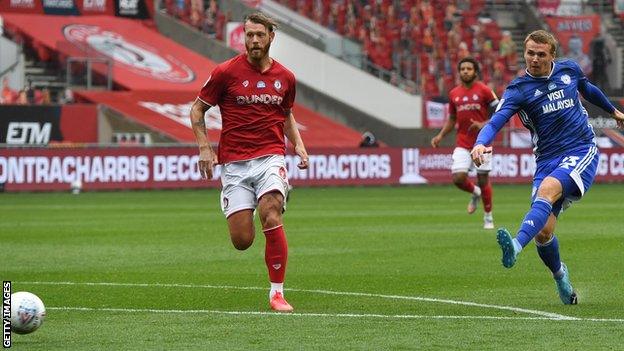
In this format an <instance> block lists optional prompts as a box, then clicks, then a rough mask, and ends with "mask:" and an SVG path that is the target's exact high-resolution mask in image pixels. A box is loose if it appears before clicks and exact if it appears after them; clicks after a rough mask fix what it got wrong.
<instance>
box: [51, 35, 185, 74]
mask: <svg viewBox="0 0 624 351" xmlns="http://www.w3.org/2000/svg"><path fill="white" fill-rule="evenodd" d="M63 35H64V36H65V38H66V39H67V40H68V41H69V42H71V43H73V44H75V45H76V46H79V47H85V46H87V47H91V48H92V49H94V50H95V51H97V52H99V53H100V54H102V55H103V56H106V57H109V58H111V59H113V60H115V62H116V63H119V64H121V65H123V66H125V67H126V68H127V69H129V70H130V71H132V72H133V73H135V74H138V75H141V76H144V77H149V78H153V79H158V80H163V81H167V82H170V83H188V82H191V81H193V80H194V79H195V73H194V72H193V71H192V70H191V69H190V68H189V67H188V66H187V65H185V64H184V63H182V62H180V61H178V60H177V59H176V58H174V57H173V56H172V55H170V54H167V53H160V52H158V49H156V48H154V47H151V46H149V45H147V44H145V43H142V42H139V41H129V40H127V39H126V38H124V37H123V36H122V35H121V34H119V33H116V32H114V31H112V30H104V29H102V28H100V27H99V26H92V25H84V24H71V25H68V26H66V27H65V28H63Z"/></svg>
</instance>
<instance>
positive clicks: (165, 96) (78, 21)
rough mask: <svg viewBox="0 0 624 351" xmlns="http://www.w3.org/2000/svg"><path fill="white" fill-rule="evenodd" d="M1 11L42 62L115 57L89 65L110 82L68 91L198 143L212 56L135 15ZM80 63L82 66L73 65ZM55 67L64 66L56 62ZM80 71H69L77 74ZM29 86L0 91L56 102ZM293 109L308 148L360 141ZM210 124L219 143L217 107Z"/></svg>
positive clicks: (19, 99) (28, 100)
mask: <svg viewBox="0 0 624 351" xmlns="http://www.w3.org/2000/svg"><path fill="white" fill-rule="evenodd" d="M3 17H4V23H5V28H6V30H7V32H10V33H12V35H13V36H14V37H18V38H21V39H20V40H21V41H22V43H23V44H24V46H25V47H26V48H27V50H29V51H32V52H33V54H32V57H33V58H34V59H35V60H36V62H37V63H38V64H40V65H43V64H45V65H47V66H48V67H52V66H53V65H55V66H56V67H68V70H70V69H71V67H69V66H66V65H64V63H66V62H68V61H71V60H72V59H74V58H88V59H90V60H91V59H93V60H104V61H109V62H111V61H112V64H111V65H110V67H112V69H110V71H109V70H108V69H109V67H108V66H106V65H100V66H96V65H93V64H92V68H93V70H92V72H91V75H92V78H93V80H94V81H98V80H99V81H106V79H111V80H112V82H111V84H109V86H108V87H107V86H106V85H104V86H103V87H101V88H100V89H78V90H75V91H74V92H73V93H72V94H71V95H73V97H72V99H75V100H76V101H77V102H81V103H85V102H86V103H96V104H102V105H105V106H107V108H109V109H112V110H115V111H116V112H117V113H121V114H122V115H124V116H125V117H126V118H128V119H130V120H132V121H133V122H135V123H137V124H140V125H143V126H144V127H145V129H144V130H147V131H150V132H154V133H156V134H162V135H164V136H166V138H157V137H154V138H153V139H154V140H160V141H172V142H176V143H192V142H194V136H193V133H192V131H191V129H190V128H189V126H188V125H189V121H188V111H189V109H190V103H191V102H192V101H193V99H194V98H195V96H196V94H197V92H198V91H199V89H200V88H201V85H202V84H203V82H204V79H205V78H207V77H208V76H209V75H210V72H211V71H212V69H213V68H214V67H215V65H216V63H215V62H213V61H210V60H208V59H206V58H205V57H203V56H201V55H199V54H197V53H195V52H193V51H191V50H189V49H186V48H184V47H183V46H181V45H180V44H177V43H175V42H174V41H172V40H170V39H168V38H166V37H164V36H163V35H161V34H159V33H158V32H157V31H155V30H154V29H153V27H152V26H149V25H148V26H146V25H145V23H143V22H141V21H136V20H133V19H124V18H118V17H113V16H107V15H103V16H82V17H75V16H71V17H70V16H49V15H42V14H22V13H9V14H4V15H3ZM172 53H175V55H173V54H172ZM91 63H92V62H91ZM75 68H77V69H83V68H84V67H82V66H80V65H76V67H75ZM57 72H60V69H59V68H57ZM82 73H83V72H82V71H80V72H70V74H71V75H79V76H80V75H81V74H82ZM82 75H84V74H82ZM28 88H29V89H26V90H25V91H23V92H21V93H17V94H11V91H9V89H8V88H7V89H3V94H6V96H7V97H8V96H11V100H14V102H16V103H24V104H33V103H41V104H45V103H50V102H51V101H50V94H49V90H48V89H47V88H46V87H43V88H42V89H38V90H36V91H37V92H36V93H35V89H34V88H31V87H30V85H29V86H28ZM83 88H86V87H83ZM91 88H93V87H91ZM111 88H112V89H111ZM58 94H59V97H58V99H60V98H63V99H65V100H69V99H70V97H69V96H66V95H70V94H66V93H65V90H62V91H59V92H58ZM61 94H62V95H61ZM13 95H16V96H15V97H13ZM294 111H295V113H296V114H297V118H298V122H299V124H300V126H299V127H300V129H301V134H302V135H303V136H304V138H306V142H307V145H309V146H310V147H356V146H357V145H359V143H360V141H361V133H360V132H358V131H355V130H353V129H350V128H348V127H346V126H343V125H341V124H339V123H337V122H334V121H332V120H330V119H328V118H326V117H324V116H322V115H320V114H318V113H316V112H314V111H312V110H310V109H307V108H305V107H303V106H300V105H296V106H295V108H294ZM210 125H211V126H212V127H213V128H212V129H211V131H210V134H211V140H213V141H215V142H216V141H218V138H219V131H220V115H219V114H218V113H216V114H214V113H213V123H212V124H210ZM113 134H114V135H116V134H118V133H113Z"/></svg>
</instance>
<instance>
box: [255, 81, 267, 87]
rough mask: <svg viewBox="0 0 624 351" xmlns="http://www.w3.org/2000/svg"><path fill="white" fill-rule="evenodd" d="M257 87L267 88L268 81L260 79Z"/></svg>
mask: <svg viewBox="0 0 624 351" xmlns="http://www.w3.org/2000/svg"><path fill="white" fill-rule="evenodd" d="M256 88H259V89H262V88H266V83H265V82H263V81H258V83H257V84H256Z"/></svg>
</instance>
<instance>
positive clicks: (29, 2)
mask: <svg viewBox="0 0 624 351" xmlns="http://www.w3.org/2000/svg"><path fill="white" fill-rule="evenodd" d="M10 6H11V7H19V8H28V9H32V8H34V7H35V0H11V3H10Z"/></svg>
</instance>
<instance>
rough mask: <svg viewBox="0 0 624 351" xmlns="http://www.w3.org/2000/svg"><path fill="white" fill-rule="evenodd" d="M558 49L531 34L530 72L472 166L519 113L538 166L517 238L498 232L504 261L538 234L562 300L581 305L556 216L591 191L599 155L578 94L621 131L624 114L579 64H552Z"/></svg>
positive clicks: (483, 135) (515, 85)
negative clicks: (608, 116) (557, 233)
mask: <svg viewBox="0 0 624 351" xmlns="http://www.w3.org/2000/svg"><path fill="white" fill-rule="evenodd" d="M556 52H557V40H556V39H555V37H554V36H553V35H552V34H550V33H548V32H546V31H543V30H538V31H534V32H532V33H530V34H529V35H528V36H527V37H526V39H525V40H524V59H525V61H526V66H527V69H526V74H525V75H524V76H522V77H518V78H516V79H514V80H513V81H512V82H511V83H510V84H509V86H507V89H506V90H505V93H504V94H503V97H502V99H501V100H500V102H499V104H498V106H497V109H496V112H495V113H494V114H493V115H492V118H491V119H490V121H489V122H488V123H487V124H486V125H485V126H484V127H483V129H481V132H480V133H479V135H478V137H477V141H476V142H475V145H474V147H473V149H472V152H471V155H472V158H473V160H474V162H475V164H477V165H479V164H481V163H482V162H483V158H484V155H485V154H487V153H489V152H490V151H491V148H489V147H487V146H485V145H489V144H490V143H491V142H492V140H493V139H494V136H495V135H496V133H497V132H498V131H499V130H500V129H501V128H502V127H503V125H504V124H505V123H506V122H507V121H508V120H509V119H510V118H511V117H512V116H513V115H514V114H516V113H518V116H519V117H520V119H521V120H522V123H523V124H524V126H525V127H526V128H527V129H529V131H530V132H531V136H532V140H533V146H534V148H533V151H534V153H535V161H536V163H537V168H536V171H535V175H534V177H533V192H532V203H531V209H530V210H529V212H528V213H527V214H526V216H525V217H524V219H523V220H522V223H521V225H520V229H519V230H518V232H517V234H516V236H515V237H512V236H511V234H510V233H509V232H508V231H507V230H506V229H504V228H501V229H499V230H498V232H497V237H496V239H497V241H498V244H499V245H500V247H501V250H502V256H503V257H502V262H503V266H505V267H507V268H511V267H512V266H513V265H514V264H515V262H516V260H517V258H518V254H519V253H520V252H521V251H522V249H523V248H524V247H525V246H526V245H527V244H528V243H529V242H530V241H531V240H532V239H535V243H536V246H537V252H538V254H539V256H540V258H541V259H542V261H543V262H544V264H545V265H546V266H547V267H548V268H549V269H550V271H551V272H552V274H553V278H554V279H555V283H556V286H557V291H558V293H559V297H560V299H561V301H562V302H563V303H564V304H566V305H568V304H576V303H577V295H576V292H575V291H574V289H573V288H572V285H571V283H570V275H569V272H568V268H567V267H566V265H565V264H564V263H563V262H561V260H560V258H559V243H558V241H557V237H556V236H555V235H554V230H555V224H556V223H557V217H558V216H559V213H560V212H561V211H562V210H564V209H565V208H567V207H568V206H569V205H570V203H571V202H572V201H575V200H579V199H580V198H581V197H582V196H583V195H584V194H585V193H586V192H587V191H588V190H589V187H590V186H591V184H592V182H593V181H594V177H595V175H596V168H597V165H598V160H599V156H600V155H599V152H598V149H597V147H596V142H595V134H594V131H593V129H592V126H591V125H590V124H589V121H588V115H587V111H586V110H585V108H584V107H583V105H582V104H581V101H580V96H579V93H580V94H581V95H582V96H583V97H584V98H585V99H586V100H587V101H589V102H591V103H592V104H594V105H596V106H598V107H600V108H602V109H603V110H605V111H607V112H608V113H610V114H611V117H612V118H614V119H615V120H616V121H617V125H618V127H619V128H624V114H623V113H622V112H620V111H618V110H617V109H615V107H613V105H612V104H611V102H609V100H608V99H607V97H606V96H605V95H604V93H603V92H602V91H601V90H600V89H598V88H597V87H596V86H594V85H593V84H592V83H590V82H589V81H588V80H587V78H586V77H585V76H584V75H583V72H582V71H581V68H580V67H579V65H578V64H577V63H576V62H574V61H571V60H556V61H555V53H556Z"/></svg>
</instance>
